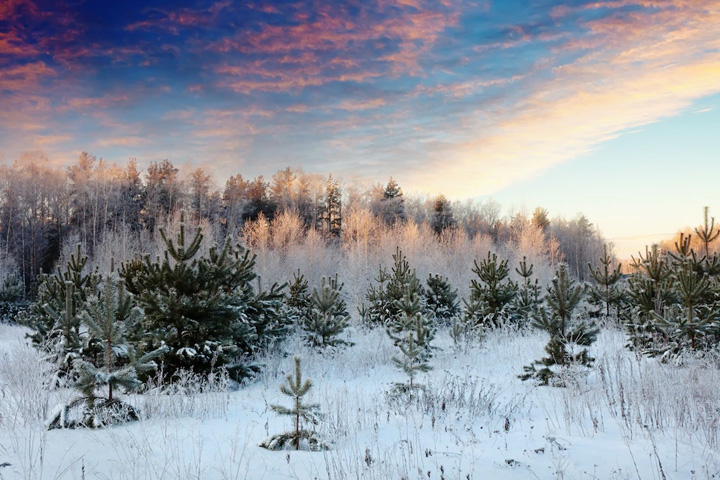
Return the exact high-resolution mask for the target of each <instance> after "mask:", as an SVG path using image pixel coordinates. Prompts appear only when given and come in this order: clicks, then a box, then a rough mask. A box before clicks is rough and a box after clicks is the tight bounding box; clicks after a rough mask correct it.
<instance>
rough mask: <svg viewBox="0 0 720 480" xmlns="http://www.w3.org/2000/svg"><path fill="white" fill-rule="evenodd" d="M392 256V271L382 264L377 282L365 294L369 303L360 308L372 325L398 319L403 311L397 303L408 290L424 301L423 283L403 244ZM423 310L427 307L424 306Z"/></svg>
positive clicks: (364, 318)
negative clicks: (408, 259) (401, 248)
mask: <svg viewBox="0 0 720 480" xmlns="http://www.w3.org/2000/svg"><path fill="white" fill-rule="evenodd" d="M392 258H393V266H392V268H391V271H390V273H388V271H387V269H385V268H383V267H382V266H381V267H380V268H379V272H378V276H377V277H376V278H375V282H376V284H371V285H370V288H369V289H368V291H367V294H366V297H365V298H366V299H367V302H368V306H367V307H365V306H364V305H363V306H361V308H360V309H359V310H360V315H361V317H362V318H363V320H364V321H365V322H367V323H369V324H371V325H386V324H387V323H388V322H389V321H391V320H393V319H396V318H397V317H398V316H399V315H400V313H401V309H400V306H399V303H398V302H400V301H402V299H403V297H404V296H405V294H406V292H409V295H410V296H411V297H415V296H417V297H418V299H419V301H421V302H422V301H423V300H424V292H423V287H422V284H421V283H420V280H419V279H418V278H417V275H416V273H415V270H414V269H411V268H410V263H409V262H408V261H407V259H406V258H405V256H404V255H403V253H402V251H401V250H400V247H397V249H396V251H395V254H394V255H393V256H392ZM422 309H423V310H424V309H425V306H424V305H422Z"/></svg>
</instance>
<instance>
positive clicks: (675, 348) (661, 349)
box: [648, 262, 720, 356]
mask: <svg viewBox="0 0 720 480" xmlns="http://www.w3.org/2000/svg"><path fill="white" fill-rule="evenodd" d="M674 276H675V282H674V290H675V292H676V295H677V296H678V299H679V300H680V304H679V305H677V306H672V307H670V308H668V309H666V310H665V312H664V314H662V315H661V314H659V313H656V312H653V317H654V319H655V320H656V321H657V322H658V323H659V326H660V328H662V329H663V330H664V331H665V332H666V335H665V338H666V339H667V343H666V344H662V343H661V344H658V343H657V342H656V344H655V346H654V347H653V348H651V349H649V352H648V353H649V354H650V355H651V356H654V355H668V354H676V353H678V352H680V351H682V350H683V349H684V348H687V347H689V348H691V349H692V350H697V349H699V348H700V347H701V345H702V341H703V339H704V337H705V336H706V335H707V334H708V333H710V331H711V328H712V327H713V326H714V323H715V322H718V321H720V308H718V307H717V306H716V305H714V304H713V303H711V302H709V301H708V295H710V297H714V294H712V293H711V291H712V284H711V282H710V280H709V278H708V275H707V274H705V273H702V272H698V271H696V269H695V268H694V267H693V265H692V263H691V262H686V263H684V264H683V265H681V266H680V267H679V268H678V271H677V272H676V273H675V275H674Z"/></svg>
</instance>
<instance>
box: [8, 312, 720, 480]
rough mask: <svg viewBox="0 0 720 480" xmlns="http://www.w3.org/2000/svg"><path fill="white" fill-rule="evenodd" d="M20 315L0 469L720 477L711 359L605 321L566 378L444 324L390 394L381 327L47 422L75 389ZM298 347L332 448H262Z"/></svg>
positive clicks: (499, 339)
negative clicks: (327, 348) (231, 375)
mask: <svg viewBox="0 0 720 480" xmlns="http://www.w3.org/2000/svg"><path fill="white" fill-rule="evenodd" d="M25 332H26V331H25V330H24V329H23V328H21V327H16V326H8V325H0V479H2V480H10V479H15V478H18V479H43V480H45V479H127V480H131V479H148V480H149V479H153V480H154V479H203V480H204V479H223V480H224V479H248V480H259V479H267V480H275V479H277V480H280V479H283V480H284V479H333V480H335V479H377V480H386V479H408V480H410V479H430V480H433V479H437V480H440V479H447V480H450V479H458V480H461V479H498V480H502V479H553V478H557V479H588V480H589V479H603V480H604V479H638V480H639V479H642V480H646V479H695V478H697V479H711V478H718V477H720V452H718V442H719V440H720V438H719V435H720V370H719V369H718V363H720V362H718V357H717V356H712V357H711V358H710V357H708V356H706V358H687V359H684V360H683V361H682V362H677V363H676V364H663V363H660V362H658V361H657V360H654V359H648V358H644V357H638V356H636V355H635V354H634V353H633V352H631V351H629V350H627V349H626V348H625V347H624V343H625V335H624V334H623V333H622V332H621V331H619V330H618V329H616V328H603V329H602V331H601V334H600V336H599V338H598V341H597V342H596V343H595V344H594V345H593V346H592V347H591V349H590V352H591V354H592V356H594V357H595V358H596V362H595V365H594V367H593V368H592V369H591V370H590V371H589V372H588V373H584V372H568V373H567V375H566V376H565V380H566V382H567V384H568V387H567V388H555V387H538V386H535V385H533V384H532V383H530V382H522V381H521V380H519V379H518V378H517V375H518V374H520V373H522V371H523V369H522V367H523V365H527V364H529V363H530V362H532V361H533V360H536V359H539V358H540V357H541V356H542V355H543V353H544V352H543V347H544V345H545V343H546V342H547V337H546V335H544V334H542V333H540V332H536V331H529V332H518V331H495V332H490V333H488V334H487V335H486V337H485V338H484V339H483V340H482V341H481V342H472V343H470V344H467V345H461V346H455V345H453V342H452V340H451V339H450V337H449V335H448V334H447V332H445V331H442V330H441V331H439V332H438V333H437V335H436V337H435V340H434V342H433V345H434V346H435V347H437V350H436V351H435V353H434V356H433V358H432V360H431V365H432V367H433V370H432V371H431V372H429V373H428V374H420V375H419V378H418V379H419V381H420V382H421V383H423V384H424V385H425V386H426V388H425V390H424V392H423V393H422V394H420V395H419V396H418V397H417V398H415V399H413V400H412V401H408V400H407V399H403V398H391V397H389V396H388V393H387V392H388V391H389V390H390V389H391V387H392V385H393V383H394V382H402V381H404V375H403V374H402V373H401V372H400V371H399V370H398V369H397V368H395V367H394V366H393V365H392V362H391V361H390V358H391V357H392V356H393V355H395V354H396V349H395V348H394V347H393V346H392V343H391V342H390V340H389V338H388V337H387V335H386V334H385V332H384V331H382V330H372V331H366V330H361V329H350V330H349V332H348V334H347V337H348V338H349V339H350V340H352V341H353V342H355V345H354V346H352V347H349V348H345V349H340V350H338V351H337V352H336V353H335V354H334V355H328V354H327V353H326V354H320V353H318V352H316V351H313V350H311V349H309V348H307V347H305V346H303V345H302V344H301V343H300V341H299V340H290V341H288V342H286V343H284V344H283V345H282V348H278V349H277V350H276V351H274V352H271V353H270V354H268V355H267V356H266V357H265V358H263V359H261V361H262V363H263V364H264V365H265V368H264V370H263V373H262V374H261V375H260V376H259V377H258V378H257V379H256V381H254V382H253V383H251V384H249V385H247V386H243V387H242V388H239V389H232V388H227V387H228V384H227V383H226V381H225V380H224V379H223V377H222V376H221V375H218V376H217V378H215V379H214V380H211V381H210V383H209V384H206V385H205V386H204V387H203V388H200V387H198V385H197V384H196V382H194V381H193V379H191V378H188V379H185V380H184V381H183V382H180V384H179V385H177V386H175V387H174V389H172V390H169V389H165V391H163V392H160V391H155V394H146V395H136V396H130V397H125V398H126V399H127V400H128V401H129V402H130V403H132V404H134V405H136V406H137V407H138V408H139V409H140V410H141V413H142V417H143V418H142V419H141V421H139V422H135V423H129V424H125V425H121V426H114V427H111V428H105V429H99V430H52V431H46V430H45V428H44V426H43V423H44V420H45V419H46V417H47V416H48V415H49V413H50V411H51V410H52V408H53V407H54V406H55V405H56V404H57V403H59V402H61V401H66V400H67V399H68V398H69V397H71V396H72V395H73V393H72V392H71V391H69V390H68V391H64V390H61V391H48V390H47V389H46V388H45V387H44V385H45V383H44V382H46V381H47V378H48V376H49V375H50V373H51V369H50V368H49V366H47V365H45V364H44V362H43V361H42V360H41V359H40V357H39V355H38V353H37V352H36V351H35V350H34V349H33V348H32V347H30V346H28V345H27V343H26V342H25V340H24V334H25ZM294 354H300V355H301V356H302V358H303V360H302V368H303V375H304V376H305V377H306V378H311V379H312V380H313V381H314V383H315V387H314V388H313V389H312V390H311V392H310V394H309V396H310V401H313V402H317V403H319V404H320V407H321V411H322V412H323V414H324V417H323V420H322V422H321V424H320V426H319V428H318V431H319V433H320V434H321V436H322V437H323V439H324V440H325V441H327V442H330V443H331V445H332V449H331V450H329V451H324V452H308V451H279V452H275V451H268V450H265V449H263V448H260V447H258V446H257V445H258V443H259V442H260V441H262V440H263V439H264V438H266V437H267V436H268V435H271V434H273V433H280V432H282V431H284V430H287V429H289V428H290V422H289V421H288V420H287V419H286V418H281V417H278V416H277V415H275V414H274V413H273V412H271V411H270V408H269V404H271V403H280V404H285V403H287V400H286V398H284V396H283V395H282V394H281V393H280V391H279V389H278V387H279V385H280V384H281V383H282V382H283V381H284V376H285V374H287V373H290V372H291V371H292V369H293V359H292V356H293V355H294Z"/></svg>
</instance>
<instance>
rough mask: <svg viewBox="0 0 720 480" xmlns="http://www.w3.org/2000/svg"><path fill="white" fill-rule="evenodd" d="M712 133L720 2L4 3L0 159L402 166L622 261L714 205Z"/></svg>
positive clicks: (211, 166)
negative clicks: (558, 228)
mask: <svg viewBox="0 0 720 480" xmlns="http://www.w3.org/2000/svg"><path fill="white" fill-rule="evenodd" d="M718 127H720V0H677V1H671V0H662V1H661V0H608V1H580V0H574V1H565V2H560V1H554V0H522V1H521V0H477V1H460V0H458V1H454V0H440V1H425V0H353V1H326V2H322V1H312V0H308V1H306V0H297V1H282V2H268V1H260V0H258V1H242V2H240V1H238V2H233V1H229V0H219V1H218V0H215V1H212V0H211V1H196V0H192V1H191V0H173V1H170V0H164V1H161V0H150V1H143V2H138V1H133V0H129V1H123V2H106V1H82V0H52V1H51V0H43V1H41V0H4V1H2V2H0V161H2V162H4V163H12V162H13V161H14V160H15V159H17V158H19V157H20V155H22V154H23V152H27V151H42V152H44V153H45V155H47V156H48V158H49V159H50V161H52V162H55V163H57V164H58V165H66V164H69V163H71V162H73V161H74V160H75V159H76V158H77V156H78V155H79V153H80V152H81V151H88V152H90V153H92V154H93V155H96V156H98V157H102V158H104V159H105V160H109V161H116V162H125V161H126V160H127V159H128V158H130V157H135V158H137V159H138V162H139V164H140V165H141V166H143V165H147V164H148V163H149V162H150V161H157V160H161V159H164V158H168V159H170V160H171V161H173V162H174V163H175V164H176V165H179V164H186V163H192V164H195V165H202V166H204V167H206V168H207V169H208V170H209V171H211V172H212V173H213V175H214V177H215V178H216V180H217V181H218V183H219V184H222V183H223V182H224V180H225V179H226V178H227V177H229V176H230V175H234V174H235V173H242V174H243V176H245V177H253V176H256V175H265V176H266V177H269V176H270V175H272V173H274V172H275V171H277V170H279V169H282V168H284V167H285V166H288V165H290V166H293V167H295V166H302V168H303V169H304V170H306V171H308V172H318V173H328V172H332V173H333V174H334V175H336V176H340V177H344V178H348V179H349V178H354V177H364V178H369V179H372V180H376V181H385V180H386V179H387V178H388V177H390V176H393V177H394V178H395V179H396V180H397V181H398V182H399V183H400V185H401V187H403V189H404V190H405V191H406V192H424V193H428V194H436V193H440V192H442V193H443V194H445V195H446V196H447V197H449V198H452V199H465V198H479V199H483V198H488V197H490V196H492V197H493V198H495V199H496V200H498V201H500V202H501V203H502V204H503V206H506V207H507V208H514V209H526V210H528V211H529V212H531V211H532V210H533V209H534V208H535V206H538V205H542V206H544V207H545V208H547V209H548V210H549V211H550V214H551V216H553V215H564V216H573V215H575V214H577V213H578V212H582V213H584V214H585V215H586V216H587V217H588V218H589V219H590V220H591V221H592V222H593V223H594V224H596V225H597V226H598V227H599V228H600V229H601V231H602V232H603V234H604V235H605V236H606V237H607V238H609V239H610V240H612V241H613V242H614V243H615V244H616V251H617V252H618V253H619V254H621V255H627V254H629V253H633V252H634V251H637V250H640V249H642V248H643V247H642V246H643V245H644V244H645V243H648V242H650V241H657V240H658V239H659V238H657V237H658V236H659V235H663V236H665V234H672V233H674V232H675V231H676V230H677V229H679V228H682V227H684V226H686V225H691V226H694V225H697V224H698V223H699V222H700V219H701V213H702V207H703V206H704V205H708V206H710V208H711V213H712V212H716V211H720V201H718V200H720V195H719V194H718V193H717V186H716V185H717V179H718V178H720V162H719V161H717V159H718V152H719V151H720V150H719V149H718V147H719V146H720V145H718V143H720V141H719V140H718V137H719V135H718V130H719V128H718ZM718 216H719V217H720V214H718Z"/></svg>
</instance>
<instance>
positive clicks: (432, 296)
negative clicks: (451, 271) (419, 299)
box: [425, 274, 460, 325]
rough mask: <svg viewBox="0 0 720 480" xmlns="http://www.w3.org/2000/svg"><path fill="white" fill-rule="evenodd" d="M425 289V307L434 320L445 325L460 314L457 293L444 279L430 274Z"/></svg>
mask: <svg viewBox="0 0 720 480" xmlns="http://www.w3.org/2000/svg"><path fill="white" fill-rule="evenodd" d="M426 284H427V289H425V305H426V309H427V310H428V313H429V314H430V315H432V316H433V317H434V318H435V319H436V320H438V321H439V322H442V323H444V324H446V325H447V323H448V322H449V321H450V320H451V319H452V318H454V317H455V316H457V314H458V313H459V312H460V308H459V305H460V303H459V302H458V300H457V297H458V291H457V289H453V288H452V287H451V286H450V282H449V281H448V279H447V278H446V277H441V276H440V275H432V274H430V275H429V276H428V279H427V282H426Z"/></svg>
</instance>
